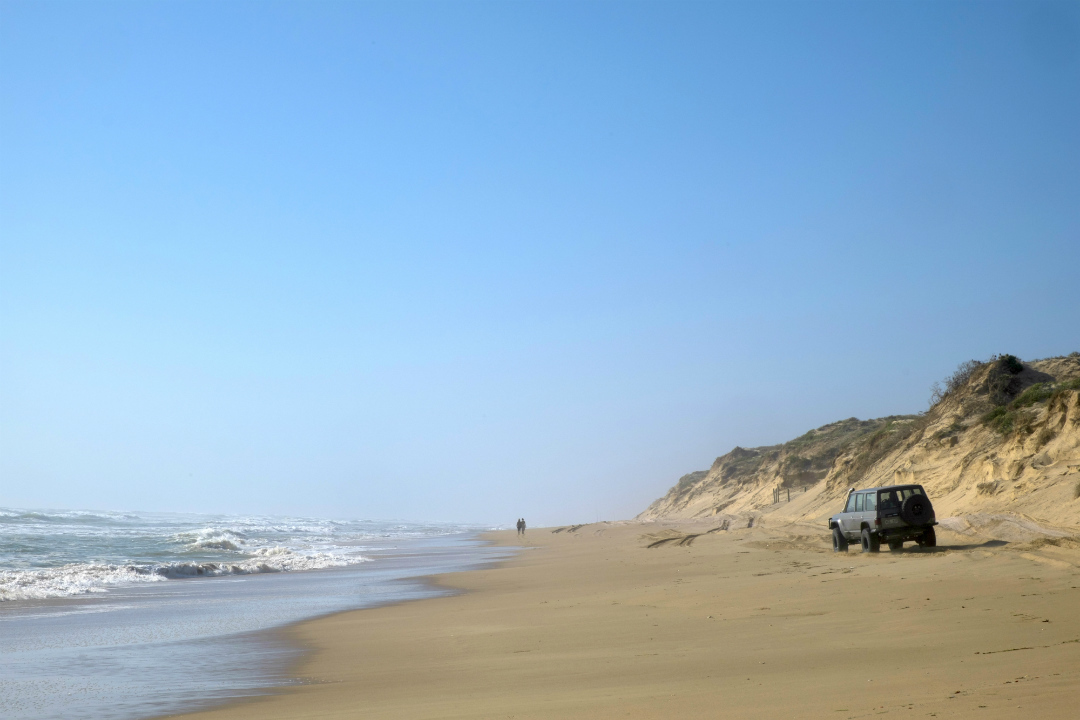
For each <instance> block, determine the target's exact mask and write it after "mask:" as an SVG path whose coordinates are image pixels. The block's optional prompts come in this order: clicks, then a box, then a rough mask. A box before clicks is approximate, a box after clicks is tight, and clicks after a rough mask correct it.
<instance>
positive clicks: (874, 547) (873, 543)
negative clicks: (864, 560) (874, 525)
mask: <svg viewBox="0 0 1080 720" xmlns="http://www.w3.org/2000/svg"><path fill="white" fill-rule="evenodd" d="M861 539H862V551H863V552H864V553H865V552H872V553H876V552H878V551H879V550H881V540H879V539H878V537H877V536H876V535H874V534H873V533H871V532H870V528H863V531H862V536H861Z"/></svg>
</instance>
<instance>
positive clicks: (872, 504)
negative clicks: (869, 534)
mask: <svg viewBox="0 0 1080 720" xmlns="http://www.w3.org/2000/svg"><path fill="white" fill-rule="evenodd" d="M861 517H862V522H864V523H866V524H867V525H869V526H870V529H871V530H874V529H876V528H877V525H876V524H875V523H876V521H877V493H876V492H868V493H866V499H865V500H863V511H862V515H861Z"/></svg>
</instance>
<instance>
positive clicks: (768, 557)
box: [188, 523, 1080, 720]
mask: <svg viewBox="0 0 1080 720" xmlns="http://www.w3.org/2000/svg"><path fill="white" fill-rule="evenodd" d="M714 527H715V523H713V524H700V523H699V524H688V523H682V524H674V523H670V524H666V523H663V524H662V523H648V524H644V525H642V524H632V523H619V524H596V525H585V526H581V527H578V528H575V529H573V530H572V531H571V530H570V529H564V530H562V531H559V532H552V530H551V529H530V530H529V531H528V534H527V535H526V536H525V540H524V542H522V543H521V544H522V545H524V546H525V548H526V549H525V550H523V551H522V552H521V553H520V554H519V555H518V556H517V557H516V558H515V559H513V560H511V561H508V562H506V563H503V564H502V565H499V566H496V567H493V568H489V569H484V570H477V571H471V572H465V573H457V574H452V575H446V576H440V577H437V578H436V579H435V580H436V582H438V583H439V584H441V585H444V586H447V587H450V588H455V589H458V590H460V591H462V592H461V594H458V595H456V596H453V597H443V598H438V599H431V600H422V601H416V602H407V603H403V604H399V605H393V606H388V607H382V608H375V609H369V610H359V611H352V612H346V613H341V614H337V615H333V616H329V617H325V618H321V619H317V620H312V621H307V622H303V623H300V624H298V625H296V626H293V627H291V628H289V629H288V630H287V631H286V632H287V634H288V636H289V638H290V639H291V640H292V641H293V642H296V643H299V644H300V645H301V646H303V647H305V648H307V649H309V650H310V652H309V653H308V654H307V655H306V656H305V657H304V659H303V660H302V661H301V662H300V664H299V666H298V667H297V668H296V673H297V675H298V676H299V677H301V678H303V679H304V681H305V684H303V685H299V686H295V687H292V688H288V689H286V690H282V691H280V692H275V693H274V694H271V695H267V696H263V697H260V698H255V699H251V700H246V701H240V702H237V703H234V704H232V705H229V706H226V707H222V708H219V709H216V710H212V711H208V712H202V713H197V714H194V715H190V716H188V717H198V718H205V719H207V720H209V719H210V718H215V719H222V720H224V719H226V718H228V719H230V720H231V719H233V718H236V719H240V718H244V719H247V718H252V719H254V718H259V719H274V718H290V719H295V718H365V719H369V718H410V719H416V718H518V719H520V718H551V719H555V718H560V719H563V718H710V719H713V718H718V717H723V718H823V717H828V718H861V717H869V716H878V715H885V716H893V717H897V716H901V717H956V718H1015V717H1016V716H1018V715H1023V716H1026V717H1030V718H1071V717H1076V712H1077V708H1080V682H1078V681H1077V678H1080V543H1077V542H1075V541H1072V540H1056V541H1054V542H1055V543H1057V544H1046V543H1042V542H1035V543H1028V544H1016V543H1010V544H1001V543H989V544H984V543H981V542H980V541H978V540H973V539H972V538H970V537H964V536H960V535H955V534H953V533H950V532H947V531H942V532H941V533H940V537H939V547H938V548H937V549H936V550H934V551H929V550H927V551H923V550H919V549H914V548H909V549H906V550H905V551H904V552H903V553H899V554H894V553H890V552H888V551H885V552H882V553H880V554H878V555H863V554H860V553H859V552H858V551H857V550H856V549H854V548H853V549H852V550H851V551H850V552H849V553H848V554H846V555H837V554H834V553H832V551H831V548H830V547H829V545H828V536H827V534H826V533H825V532H824V531H822V530H820V529H818V528H809V527H788V528H767V527H766V528H754V529H739V530H732V531H715V532H708V531H709V530H712V529H713V528H714ZM698 533H701V534H698ZM690 535H697V536H696V537H692V538H690V537H688V536H690ZM489 539H491V540H492V541H493V542H496V543H499V544H505V545H514V544H517V543H518V540H517V537H516V536H515V533H514V532H512V531H509V532H505V533H493V534H491V535H490V536H489ZM650 546H651V547H650Z"/></svg>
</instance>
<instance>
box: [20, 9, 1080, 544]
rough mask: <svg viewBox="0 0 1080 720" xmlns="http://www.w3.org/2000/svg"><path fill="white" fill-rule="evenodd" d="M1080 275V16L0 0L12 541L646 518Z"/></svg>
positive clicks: (1068, 297)
mask: <svg viewBox="0 0 1080 720" xmlns="http://www.w3.org/2000/svg"><path fill="white" fill-rule="evenodd" d="M1078 269H1080V5H1077V4H1076V3H1049V2H1047V3H1043V2H1024V3H990V2H960V3H948V2H935V3H927V2H912V3H889V2H875V3H866V2H857V3H827V2H796V3H779V2H776V3H772V2H752V3H735V2H731V3H679V2H655V3H634V2H593V3H588V2H574V3H557V2H537V3H531V2H493V3H465V2H435V3H424V2H412V3H400V2H395V3H360V2H347V3H339V2H258V3H246V2H236V1H234V2H229V3H218V2H12V1H11V0H0V506H7V507H40V508H87V509H109V510H157V511H180V512H225V513H241V514H247V513H273V514H293V515H295V514H306V515H319V516H330V517H351V518H379V519H392V518H400V519H406V520H446V521H462V522H466V521H467V522H487V523H493V524H503V525H509V524H510V523H512V522H513V521H514V520H515V519H516V518H518V517H525V518H526V519H527V520H528V521H529V522H530V524H531V525H534V526H537V525H543V524H565V523H571V522H591V521H594V520H597V519H606V520H614V519H621V518H628V517H632V516H633V515H635V514H637V513H638V512H640V511H641V510H643V509H644V508H645V507H646V506H647V505H648V504H649V503H650V502H651V501H652V500H654V499H655V498H657V497H659V496H660V495H662V494H663V493H664V492H665V491H666V490H667V489H668V487H670V486H671V485H672V484H673V483H674V482H675V481H676V480H677V479H678V478H679V477H680V476H681V475H682V474H684V473H687V472H690V471H693V470H698V469H704V468H707V467H708V466H709V465H710V464H711V463H712V461H713V460H714V459H715V458H716V457H717V456H719V455H721V454H723V453H726V452H727V451H729V450H730V449H731V448H732V447H734V446H736V445H739V446H743V447H752V446H757V445H765V444H773V443H778V442H783V441H785V440H789V439H791V438H794V437H796V436H798V435H800V434H802V433H803V432H805V431H806V430H808V429H810V428H813V427H818V426H820V425H823V424H825V423H828V422H832V421H835V420H839V419H843V418H848V417H852V416H855V417H859V418H870V417H879V416H883V415H890V414H899V413H913V412H920V411H923V410H925V409H926V407H927V404H928V398H929V392H930V390H929V389H930V386H931V384H932V383H933V382H934V381H936V380H940V379H942V378H943V377H945V376H946V375H948V374H949V373H950V372H951V371H952V370H953V369H954V368H955V367H956V365H957V364H958V363H960V362H962V361H964V360H968V359H971V358H976V359H985V358H987V357H989V356H990V355H992V354H994V353H1006V352H1007V353H1013V354H1015V355H1018V356H1019V357H1021V358H1024V359H1035V358H1041V357H1048V356H1054V355H1063V354H1067V353H1069V352H1073V351H1077V350H1080V281H1078V279H1077V270H1078Z"/></svg>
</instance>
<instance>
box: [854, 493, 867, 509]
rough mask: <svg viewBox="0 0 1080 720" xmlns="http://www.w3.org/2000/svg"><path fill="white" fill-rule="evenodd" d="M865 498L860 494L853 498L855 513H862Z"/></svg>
mask: <svg viewBox="0 0 1080 720" xmlns="http://www.w3.org/2000/svg"><path fill="white" fill-rule="evenodd" d="M864 497H866V496H865V495H863V494H862V493H860V494H858V495H856V496H855V512H862V510H863V498H864Z"/></svg>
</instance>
